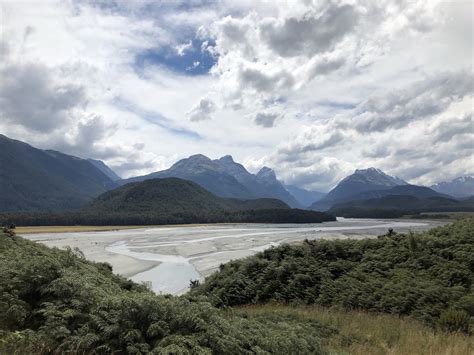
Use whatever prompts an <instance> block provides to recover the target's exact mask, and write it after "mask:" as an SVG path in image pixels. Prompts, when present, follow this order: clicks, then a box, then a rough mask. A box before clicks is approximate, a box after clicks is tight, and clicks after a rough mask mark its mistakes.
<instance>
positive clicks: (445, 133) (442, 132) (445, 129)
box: [435, 113, 474, 145]
mask: <svg viewBox="0 0 474 355" xmlns="http://www.w3.org/2000/svg"><path fill="white" fill-rule="evenodd" d="M464 134H470V135H474V121H473V119H472V113H470V114H466V115H464V116H463V117H462V118H460V119H456V118H453V119H450V120H449V121H446V122H442V123H441V124H439V125H438V126H437V127H436V129H435V135H436V139H435V140H436V141H439V142H449V141H451V140H452V139H453V138H458V137H459V136H460V135H464ZM472 145H474V143H472Z"/></svg>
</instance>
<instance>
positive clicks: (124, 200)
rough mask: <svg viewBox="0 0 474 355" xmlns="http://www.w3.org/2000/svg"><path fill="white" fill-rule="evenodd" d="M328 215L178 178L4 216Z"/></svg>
mask: <svg viewBox="0 0 474 355" xmlns="http://www.w3.org/2000/svg"><path fill="white" fill-rule="evenodd" d="M333 220H335V218H334V217H333V216H331V215H329V214H326V213H321V212H315V211H306V210H298V209H290V208H289V207H288V205H286V204H285V203H284V202H282V201H280V200H275V199H266V198H264V199H256V200H238V199H229V198H222V197H217V196H215V195H213V194H212V193H210V192H209V191H207V190H205V189H204V188H202V187H200V186H199V185H198V184H196V183H194V182H191V181H187V180H182V179H178V178H164V179H152V180H146V181H143V182H136V183H130V184H127V185H124V186H121V187H119V188H117V189H114V190H111V191H107V192H105V193H104V194H102V195H100V196H99V197H98V198H96V199H95V200H94V201H93V202H92V203H90V204H89V205H88V206H86V207H85V208H83V209H82V210H80V211H78V212H67V213H59V214H51V213H15V214H3V215H2V214H0V223H3V224H12V223H13V224H16V225H19V226H20V225H22V226H24V225H30V226H33V225H152V224H188V223H225V222H249V223H320V222H324V221H333Z"/></svg>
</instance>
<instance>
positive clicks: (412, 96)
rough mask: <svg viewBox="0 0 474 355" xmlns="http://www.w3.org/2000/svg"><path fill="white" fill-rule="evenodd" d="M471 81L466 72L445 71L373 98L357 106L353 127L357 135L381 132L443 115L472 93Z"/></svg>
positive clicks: (470, 76) (471, 77)
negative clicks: (454, 104)
mask: <svg viewBox="0 0 474 355" xmlns="http://www.w3.org/2000/svg"><path fill="white" fill-rule="evenodd" d="M473 80H474V76H473V74H472V73H471V72H469V71H458V72H446V73H441V74H438V75H434V76H432V77H428V78H426V79H423V80H421V81H419V82H417V83H415V84H414V85H413V86H411V87H409V88H407V89H404V90H398V91H393V92H390V93H387V94H385V95H382V96H373V97H371V98H369V99H368V100H367V101H365V102H363V103H362V104H360V105H359V106H358V107H357V109H356V112H357V115H356V116H355V117H354V118H353V124H354V128H355V129H356V130H357V131H359V132H372V131H379V132H381V131H384V130H386V129H389V128H401V127H405V126H407V125H408V124H410V123H411V122H414V121H417V120H421V119H424V118H426V117H431V116H434V115H437V114H439V113H442V112H444V111H445V110H446V109H447V108H448V107H449V106H450V105H451V104H452V103H454V102H456V101H460V100H462V99H463V98H464V97H465V96H467V95H470V94H472V93H473V91H474V90H473Z"/></svg>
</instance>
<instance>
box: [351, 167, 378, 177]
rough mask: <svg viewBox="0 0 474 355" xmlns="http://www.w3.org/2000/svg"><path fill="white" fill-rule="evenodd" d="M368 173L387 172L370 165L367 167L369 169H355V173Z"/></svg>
mask: <svg viewBox="0 0 474 355" xmlns="http://www.w3.org/2000/svg"><path fill="white" fill-rule="evenodd" d="M367 173H377V174H384V175H385V173H384V172H383V171H382V170H380V169H377V168H374V167H370V168H367V169H356V170H355V171H354V174H367Z"/></svg>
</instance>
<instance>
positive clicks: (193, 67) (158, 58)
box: [134, 39, 217, 75]
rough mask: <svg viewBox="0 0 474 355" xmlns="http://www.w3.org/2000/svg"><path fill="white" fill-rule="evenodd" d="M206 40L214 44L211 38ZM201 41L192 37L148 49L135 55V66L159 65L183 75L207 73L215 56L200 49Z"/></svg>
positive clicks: (139, 68) (138, 67) (139, 67)
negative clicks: (174, 43) (173, 43)
mask: <svg viewBox="0 0 474 355" xmlns="http://www.w3.org/2000/svg"><path fill="white" fill-rule="evenodd" d="M208 41H209V44H210V45H213V44H214V43H213V41H212V40H208ZM203 42H204V41H202V40H198V39H193V40H189V41H187V42H186V41H185V42H183V43H182V44H180V45H179V46H168V47H163V48H154V49H148V50H146V51H144V52H141V53H139V54H138V55H137V56H136V57H135V63H134V64H135V68H136V70H138V71H140V70H142V69H144V68H145V67H147V66H149V65H159V66H163V67H165V68H167V69H169V70H172V71H174V72H176V73H179V74H184V75H205V74H208V73H209V69H211V68H212V66H213V65H214V64H215V63H216V61H217V58H215V57H213V56H212V55H211V54H210V53H209V52H208V51H206V50H204V51H203V50H201V46H202V44H203Z"/></svg>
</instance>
